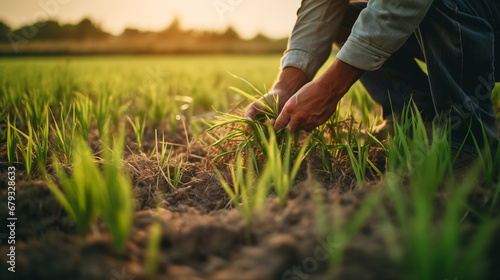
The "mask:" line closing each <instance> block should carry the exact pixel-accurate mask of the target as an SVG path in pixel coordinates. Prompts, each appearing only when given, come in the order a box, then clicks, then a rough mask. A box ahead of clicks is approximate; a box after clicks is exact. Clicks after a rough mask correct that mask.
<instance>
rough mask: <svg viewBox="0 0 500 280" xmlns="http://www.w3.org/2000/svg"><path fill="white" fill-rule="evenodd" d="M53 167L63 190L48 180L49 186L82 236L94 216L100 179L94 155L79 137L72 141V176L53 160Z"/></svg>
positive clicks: (89, 226)
mask: <svg viewBox="0 0 500 280" xmlns="http://www.w3.org/2000/svg"><path fill="white" fill-rule="evenodd" d="M54 167H55V171H56V174H57V177H58V178H59V182H60V185H61V188H62V190H61V189H59V187H58V186H57V185H56V184H55V183H54V182H51V181H49V182H48V186H49V189H50V190H51V191H52V193H53V194H54V196H55V197H56V199H57V200H58V201H59V203H61V205H62V206H63V208H64V209H65V210H66V212H68V214H69V215H70V216H71V217H72V218H73V221H74V222H75V224H76V228H77V230H78V232H79V233H80V234H81V235H85V234H86V233H87V232H88V231H89V230H90V228H91V226H92V225H93V224H94V221H95V219H96V216H97V210H98V208H97V203H96V202H97V199H98V196H97V195H96V193H97V192H98V191H100V190H99V188H100V187H101V185H102V180H103V179H102V177H101V174H100V172H99V168H98V167H97V165H96V164H95V158H94V156H93V155H92V152H91V151H90V149H89V148H88V146H87V144H86V142H84V141H83V140H79V141H76V142H75V154H74V157H73V158H72V167H73V168H72V172H71V173H72V174H71V177H69V176H68V175H67V174H66V172H65V171H64V170H63V168H62V167H61V165H60V164H59V163H58V162H57V160H55V159H54ZM113 199H115V198H113Z"/></svg>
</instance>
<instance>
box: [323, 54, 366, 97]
mask: <svg viewBox="0 0 500 280" xmlns="http://www.w3.org/2000/svg"><path fill="white" fill-rule="evenodd" d="M365 72H366V71H364V70H361V69H359V68H356V67H354V66H352V65H350V64H347V63H345V62H343V61H342V60H340V59H336V60H335V61H334V62H333V63H332V65H331V66H330V67H329V68H328V69H327V70H326V71H325V73H323V74H322V75H321V76H320V77H319V78H318V79H317V82H318V83H320V84H321V85H322V87H324V88H325V90H326V91H327V92H329V93H330V94H331V95H333V96H334V97H335V98H341V97H342V96H344V95H345V94H346V93H347V91H348V90H349V89H350V88H351V86H352V85H353V84H354V83H355V82H356V81H357V80H358V79H359V78H360V77H361V76H362V75H363V74H364V73H365Z"/></svg>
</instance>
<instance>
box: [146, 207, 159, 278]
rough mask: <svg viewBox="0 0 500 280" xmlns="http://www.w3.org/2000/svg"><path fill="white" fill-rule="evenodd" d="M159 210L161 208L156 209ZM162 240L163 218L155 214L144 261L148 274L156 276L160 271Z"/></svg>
mask: <svg viewBox="0 0 500 280" xmlns="http://www.w3.org/2000/svg"><path fill="white" fill-rule="evenodd" d="M156 211H157V212H158V211H159V209H157V210H156ZM160 241H161V220H160V219H159V217H157V216H155V219H154V222H153V224H152V225H151V227H150V230H149V241H148V248H147V252H146V258H145V261H144V270H145V271H146V275H147V276H149V277H151V276H154V275H155V274H156V273H157V271H158V259H159V255H160Z"/></svg>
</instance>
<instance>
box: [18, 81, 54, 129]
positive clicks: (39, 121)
mask: <svg viewBox="0 0 500 280" xmlns="http://www.w3.org/2000/svg"><path fill="white" fill-rule="evenodd" d="M23 102H24V103H25V107H24V109H25V115H26V119H29V120H30V121H31V124H32V125H33V126H35V127H40V126H42V125H43V121H44V119H45V114H47V113H48V112H47V107H48V106H47V104H48V101H47V100H46V99H45V98H44V96H43V94H37V93H33V91H32V90H29V94H27V93H25V94H24V96H23Z"/></svg>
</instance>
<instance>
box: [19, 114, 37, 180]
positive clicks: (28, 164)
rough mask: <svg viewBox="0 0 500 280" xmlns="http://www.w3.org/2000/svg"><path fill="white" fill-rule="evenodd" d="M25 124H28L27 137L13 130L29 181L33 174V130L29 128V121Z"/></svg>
mask: <svg viewBox="0 0 500 280" xmlns="http://www.w3.org/2000/svg"><path fill="white" fill-rule="evenodd" d="M27 124H28V134H27V135H26V134H25V133H23V132H22V131H20V130H19V129H17V128H16V129H15V134H16V137H17V143H18V144H19V148H20V150H21V154H22V156H23V162H24V167H25V171H26V177H27V179H28V180H29V179H30V178H31V174H32V172H33V149H34V147H35V143H34V142H33V128H32V127H31V121H30V120H29V119H28V122H27ZM21 136H23V137H24V139H25V140H26V145H25V144H24V143H23V139H21Z"/></svg>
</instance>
